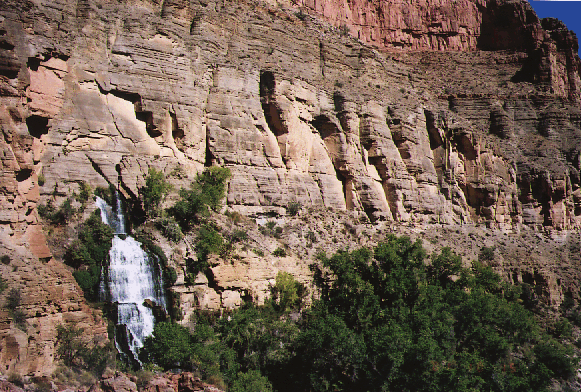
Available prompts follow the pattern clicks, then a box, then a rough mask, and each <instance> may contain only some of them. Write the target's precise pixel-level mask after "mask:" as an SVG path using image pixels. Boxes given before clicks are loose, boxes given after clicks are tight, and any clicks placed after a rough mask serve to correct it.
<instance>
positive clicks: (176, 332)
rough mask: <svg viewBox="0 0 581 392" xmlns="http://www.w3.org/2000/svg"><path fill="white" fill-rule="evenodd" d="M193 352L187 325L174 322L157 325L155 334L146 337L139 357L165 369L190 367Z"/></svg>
mask: <svg viewBox="0 0 581 392" xmlns="http://www.w3.org/2000/svg"><path fill="white" fill-rule="evenodd" d="M191 353H192V348H191V336H190V332H189V331H188V329H187V328H186V327H183V326H181V325H179V324H176V323H172V322H161V323H157V324H156V325H155V328H154V330H153V334H152V335H151V336H149V337H147V338H146V339H145V342H144V345H143V348H142V349H141V350H140V352H139V359H140V360H141V361H142V362H145V363H155V364H157V365H159V366H161V367H162V368H163V369H165V370H169V369H173V368H186V369H187V368H188V367H189V359H190V356H191Z"/></svg>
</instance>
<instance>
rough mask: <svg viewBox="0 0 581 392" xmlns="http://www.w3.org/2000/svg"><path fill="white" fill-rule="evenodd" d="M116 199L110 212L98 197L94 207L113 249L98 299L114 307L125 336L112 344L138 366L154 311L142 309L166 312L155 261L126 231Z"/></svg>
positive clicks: (109, 207) (151, 326)
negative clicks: (154, 307)
mask: <svg viewBox="0 0 581 392" xmlns="http://www.w3.org/2000/svg"><path fill="white" fill-rule="evenodd" d="M115 196H116V200H117V203H116V208H115V209H113V208H112V207H111V206H109V205H108V204H107V203H106V202H105V201H104V200H103V199H101V198H99V197H97V199H96V205H97V207H98V208H99V209H100V210H101V219H102V221H103V223H105V224H107V225H109V226H111V227H112V228H113V230H114V232H115V237H114V238H113V246H112V247H111V250H110V252H109V258H110V264H109V267H108V268H107V270H106V271H104V272H105V273H104V274H101V276H102V280H101V284H100V289H101V293H100V295H101V298H102V299H103V300H106V301H110V302H112V303H116V304H117V326H118V330H119V327H121V328H123V327H124V328H125V333H124V334H123V335H126V339H127V341H120V339H125V336H119V334H116V336H115V345H116V346H117V349H118V350H119V351H120V352H122V351H123V349H122V348H123V347H128V348H129V351H130V352H131V354H129V353H126V354H128V355H132V356H133V359H135V360H136V361H137V362H139V363H140V364H141V362H140V361H139V359H138V358H137V353H138V351H139V349H140V348H141V347H143V342H144V340H145V338H146V337H147V336H149V335H151V334H152V333H153V327H154V321H155V318H154V315H153V310H152V309H151V308H150V307H148V306H145V301H146V300H149V301H152V302H153V303H155V305H158V306H161V307H163V309H166V300H165V295H164V291H163V282H162V277H161V276H160V275H159V274H157V273H156V269H155V268H154V267H153V264H154V262H155V260H153V259H152V258H151V256H149V255H148V254H147V253H146V252H145V251H144V250H143V249H142V248H141V244H140V243H139V242H138V241H136V240H135V239H133V238H132V237H131V236H129V235H127V233H126V232H125V217H124V215H123V209H122V205H121V198H120V197H119V195H118V194H115Z"/></svg>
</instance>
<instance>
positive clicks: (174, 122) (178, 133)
mask: <svg viewBox="0 0 581 392" xmlns="http://www.w3.org/2000/svg"><path fill="white" fill-rule="evenodd" d="M169 116H170V119H171V136H172V138H173V141H174V143H175V145H176V147H177V149H178V150H180V151H181V152H184V136H185V134H184V130H183V129H182V128H180V127H179V123H178V118H177V115H176V113H175V111H174V110H170V111H169Z"/></svg>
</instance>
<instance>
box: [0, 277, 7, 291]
mask: <svg viewBox="0 0 581 392" xmlns="http://www.w3.org/2000/svg"><path fill="white" fill-rule="evenodd" d="M7 287H8V285H7V284H6V282H5V281H4V279H3V278H2V277H0V294H2V293H3V292H4V290H6V288H7Z"/></svg>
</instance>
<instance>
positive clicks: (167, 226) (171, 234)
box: [155, 217, 184, 242]
mask: <svg viewBox="0 0 581 392" xmlns="http://www.w3.org/2000/svg"><path fill="white" fill-rule="evenodd" d="M155 227H157V229H158V230H159V231H160V232H161V234H162V235H163V236H164V237H165V238H167V239H168V240H170V241H173V242H178V241H180V240H181V239H182V238H183V237H184V233H183V232H182V229H181V228H180V225H179V224H178V223H177V222H176V220H175V219H174V217H169V218H160V219H158V220H157V221H156V222H155Z"/></svg>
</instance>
